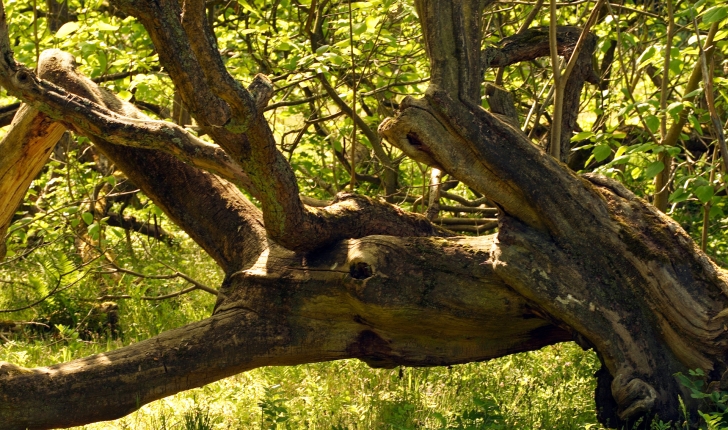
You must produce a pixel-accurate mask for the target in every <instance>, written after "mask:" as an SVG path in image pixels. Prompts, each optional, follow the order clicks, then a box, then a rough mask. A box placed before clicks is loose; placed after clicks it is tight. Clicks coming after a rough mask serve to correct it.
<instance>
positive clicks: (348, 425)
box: [0, 239, 601, 430]
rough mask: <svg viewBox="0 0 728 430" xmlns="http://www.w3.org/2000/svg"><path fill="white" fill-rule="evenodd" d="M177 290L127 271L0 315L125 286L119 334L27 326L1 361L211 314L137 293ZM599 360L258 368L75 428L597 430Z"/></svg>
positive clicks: (576, 352)
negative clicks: (85, 335)
mask: <svg viewBox="0 0 728 430" xmlns="http://www.w3.org/2000/svg"><path fill="white" fill-rule="evenodd" d="M183 240H184V239H183ZM52 251H53V250H51V249H49V250H48V252H47V253H45V254H42V253H40V254H34V255H32V256H31V257H30V258H28V259H25V260H22V261H20V262H18V263H17V264H15V265H13V266H10V267H6V268H4V269H3V270H2V272H3V273H2V275H3V276H4V277H6V278H13V279H20V281H21V282H20V283H19V284H18V285H19V286H17V287H13V288H15V290H14V289H13V288H9V287H7V288H5V289H3V290H2V292H1V293H0V304H2V305H3V306H7V307H12V306H13V303H14V302H17V301H18V298H17V297H15V296H13V295H12V294H11V293H13V294H15V295H16V296H18V295H19V294H26V293H25V292H24V290H22V288H21V287H23V285H25V284H23V282H24V280H25V279H26V278H25V277H26V276H28V275H25V274H27V273H32V271H31V270H30V269H32V268H33V267H36V266H37V267H40V266H39V265H40V264H42V263H43V262H44V261H45V262H47V261H49V258H52V257H53V254H52ZM153 251H154V252H155V258H159V259H162V260H163V261H165V262H166V263H167V264H170V265H171V266H173V267H175V268H177V269H178V270H182V271H184V272H185V273H187V274H189V275H190V276H192V277H194V278H196V279H198V280H200V281H203V282H205V283H206V284H208V285H213V286H215V285H219V284H220V282H221V277H222V274H221V273H220V272H219V270H218V269H217V268H216V267H215V266H214V264H213V263H212V261H211V260H210V259H209V257H207V256H206V255H204V254H203V253H202V252H201V251H200V250H199V249H197V248H196V247H194V246H191V244H189V243H185V244H184V246H181V247H179V248H176V249H168V248H166V247H163V246H160V247H156V248H155V249H154V250H153ZM56 255H58V254H56ZM137 255H139V256H142V255H144V250H143V249H137ZM119 258H121V257H119ZM127 260H128V261H126V262H125V266H126V267H127V268H130V269H133V270H137V271H145V272H147V273H159V272H161V273H166V272H169V269H168V268H166V267H163V266H162V267H157V266H159V265H158V264H155V263H154V259H151V258H146V259H142V258H139V259H138V260H132V259H127ZM137 261H138V263H137V264H135V262H137ZM20 266H22V267H20ZM26 266H27V267H26ZM184 286H185V284H184V282H179V281H174V282H172V281H166V280H164V281H157V280H150V279H146V280H143V281H142V282H138V281H136V280H135V278H130V277H118V278H111V277H109V276H108V275H90V276H88V277H86V278H84V279H83V280H82V281H81V282H79V283H78V284H77V285H74V287H73V289H70V290H67V291H64V292H63V293H62V294H60V295H56V296H53V298H52V299H50V300H48V301H46V302H44V303H43V304H42V305H41V306H38V307H36V308H33V309H28V310H25V311H22V312H19V313H15V314H9V315H7V317H6V318H8V319H14V320H25V321H29V320H38V318H41V317H43V316H44V315H47V314H48V312H58V311H63V312H66V313H67V314H69V315H71V316H73V315H76V316H77V319H79V318H81V317H83V316H84V315H86V313H87V310H86V308H85V307H84V306H88V303H89V299H92V298H93V297H97V296H98V295H99V294H109V293H111V294H119V293H126V294H131V296H132V297H135V298H133V299H130V300H119V301H118V304H119V324H120V328H121V331H122V333H123V339H115V340H111V339H107V338H104V337H101V338H97V339H94V340H91V341H88V340H84V339H82V338H81V337H80V336H79V334H78V333H77V332H76V331H75V330H74V329H73V328H72V327H71V326H69V327H66V328H62V329H61V331H60V332H57V333H55V334H53V335H45V336H39V335H38V334H34V333H32V332H30V331H27V330H28V329H26V332H22V333H14V334H8V333H5V336H6V337H10V336H12V340H11V341H10V342H4V341H3V342H0V361H9V362H12V363H14V364H17V365H21V366H26V367H35V366H45V365H51V364H55V363H59V362H65V361H69V360H72V359H75V358H80V357H84V356H87V355H90V354H94V353H99V352H104V351H108V350H112V349H115V348H119V347H122V346H124V345H126V344H129V343H132V342H135V341H139V340H143V339H146V338H149V337H152V336H154V335H156V334H158V333H161V332H163V331H165V330H169V329H171V328H174V327H179V326H182V325H184V324H187V323H189V322H191V321H197V320H200V319H202V318H204V317H206V316H207V315H209V313H210V312H211V310H212V306H213V303H214V300H215V299H214V297H213V296H212V295H209V294H206V293H203V292H199V291H196V292H193V293H190V294H187V295H184V296H180V297H176V298H174V299H169V300H165V301H159V302H149V301H142V300H139V299H138V297H139V296H141V295H144V294H146V295H153V294H165V293H168V292H172V291H176V290H179V289H181V288H183V287H184ZM13 297H15V298H13ZM20 297H22V296H20ZM84 300H85V301H84ZM20 302H22V300H20ZM84 303H86V304H84ZM598 366H599V363H598V359H597V358H596V356H595V354H594V353H592V352H585V351H582V350H581V349H580V348H579V347H578V346H576V345H575V344H572V343H565V344H559V345H554V346H551V347H548V348H545V349H543V350H541V351H537V352H530V353H523V354H515V355H511V356H508V357H503V358H501V359H497V360H491V361H489V362H485V363H470V364H464V365H458V366H452V367H433V368H404V367H403V368H396V369H388V370H385V369H371V368H369V367H368V366H366V365H365V364H364V363H362V362H359V361H357V360H344V361H337V362H330V363H316V364H309V365H302V366H295V367H267V368H261V369H256V370H253V371H250V372H246V373H243V374H239V375H236V376H233V377H231V378H227V379H224V380H221V381H218V382H216V383H213V384H209V385H207V386H205V387H202V388H199V389H195V390H190V391H187V392H183V393H180V394H178V395H176V396H171V397H168V398H165V399H162V400H159V401H157V402H154V403H151V404H149V405H145V406H144V407H142V408H141V409H140V410H139V411H137V412H135V413H133V414H131V415H129V416H127V417H124V418H122V419H119V420H116V421H112V422H104V423H96V424H93V425H88V426H85V427H80V428H83V429H89V430H91V429H130V430H132V429H133V430H147V429H148V430H160V429H164V430H167V429H168V430H172V429H174V430H187V429H196V430H203V429H326V430H340V429H446V428H447V429H532V428H543V429H553V428H558V429H599V428H601V426H600V425H598V423H597V421H596V416H595V412H594V400H593V393H594V385H595V380H594V378H593V374H594V372H595V371H596V370H597V368H598Z"/></svg>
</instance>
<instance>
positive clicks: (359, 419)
mask: <svg viewBox="0 0 728 430" xmlns="http://www.w3.org/2000/svg"><path fill="white" fill-rule="evenodd" d="M598 366H599V362H598V359H597V358H596V356H595V354H594V353H592V352H584V351H582V350H581V349H580V348H579V347H578V346H576V345H575V344H573V343H564V344H560V345H554V346H551V347H548V348H544V349H543V350H541V351H536V352H529V353H522V354H515V355H512V356H508V357H503V358H501V359H497V360H491V361H489V362H485V363H470V364H464V365H458V366H452V367H433V368H397V369H391V370H384V369H371V368H369V367H367V366H366V365H365V364H363V363H361V362H359V361H357V360H343V361H337V362H331V363H317V364H308V365H302V366H293V367H267V368H261V369H256V370H253V371H250V372H247V373H243V374H239V375H236V376H233V377H230V378H227V379H224V380H221V381H218V382H216V383H213V384H209V385H207V386H205V387H202V388H198V389H195V390H190V391H187V392H184V393H180V394H177V395H175V396H172V397H168V398H166V399H162V400H159V401H157V402H154V403H151V404H149V405H145V406H143V407H142V408H141V409H140V410H139V411H137V412H135V413H133V414H131V415H129V416H127V417H125V418H122V419H119V420H116V421H110V422H104V423H97V424H93V425H88V426H85V427H78V429H86V430H101V429H135V430H137V429H138V430H147V429H148V430H159V429H207V428H210V429H300V428H306V429H326V430H332V429H335V430H339V429H445V428H448V429H457V428H461V429H464V428H476V429H525V428H529V429H536V428H542V429H553V428H558V429H601V428H602V427H601V426H600V425H598V423H597V421H596V416H595V412H594V400H593V393H594V385H595V380H594V378H593V376H592V375H593V374H594V372H595V371H596V370H597V368H598Z"/></svg>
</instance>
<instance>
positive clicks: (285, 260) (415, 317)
mask: <svg viewBox="0 0 728 430" xmlns="http://www.w3.org/2000/svg"><path fill="white" fill-rule="evenodd" d="M492 245H493V238H492V237H482V238H467V239H466V238H460V239H451V240H443V239H436V238H394V237H385V236H372V237H368V238H364V239H357V240H350V241H343V242H341V243H339V244H337V245H336V246H335V247H333V248H330V249H329V250H326V251H324V252H321V253H319V254H317V255H316V257H315V258H313V259H312V258H308V259H307V258H305V257H302V256H300V255H296V254H295V253H293V252H291V251H287V250H285V249H283V248H281V247H278V246H272V247H271V248H270V249H268V250H267V251H266V252H264V253H263V254H261V256H260V258H259V259H258V260H257V262H255V264H254V265H252V266H251V267H250V268H249V269H247V270H243V271H240V272H237V273H235V274H234V275H233V276H231V277H230V278H229V279H228V281H227V282H228V283H229V285H230V286H231V288H230V290H229V291H230V292H231V294H229V296H228V297H227V298H226V299H225V300H221V301H220V302H219V303H218V306H217V310H216V313H215V315H214V316H212V317H211V318H208V319H206V320H203V321H200V322H197V323H193V324H190V325H187V326H185V327H182V328H179V329H175V330H170V331H167V332H165V333H163V334H161V335H159V336H157V337H155V338H152V339H149V340H146V341H143V342H139V343H136V344H134V345H131V346H127V347H124V348H121V349H119V350H116V351H112V352H108V353H103V354H97V355H94V356H90V357H87V358H82V359H79V360H75V361H71V362H69V363H64V364H59V365H55V366H50V367H42V368H35V369H26V368H21V367H18V366H14V365H11V364H9V363H0V399H1V400H2V402H0V420H2V422H3V425H4V427H3V428H6V429H9V430H12V429H25V428H30V429H42V428H50V427H57V426H72V425H82V424H86V423H89V422H94V421H100V420H109V419H114V418H118V417H121V416H124V415H126V414H128V413H130V412H131V411H134V410H136V409H138V408H139V407H141V406H142V405H144V404H146V403H149V402H151V401H153V400H156V399H159V398H162V397H165V396H168V395H171V394H174V393H177V392H179V391H183V390H186V389H190V388H194V387H199V386H202V385H204V384H207V383H210V382H212V381H215V380H218V379H220V378H223V377H226V376H230V375H233V374H236V373H239V372H242V371H245V370H249V369H253V368H256V367H260V366H269V365H293V364H300V363H311V362H318V361H328V360H334V359H341V358H360V359H362V360H364V361H366V362H367V363H369V364H370V365H372V366H375V367H394V366H397V365H409V366H432V365H447V364H455V363H462V362H469V361H474V360H485V359H488V358H492V357H498V356H502V355H505V354H510V353H514V352H518V351H524V350H531V349H535V348H540V347H542V346H545V345H548V344H552V343H555V342H560V341H564V340H568V339H570V338H571V335H570V334H569V333H568V332H567V331H566V330H563V329H560V328H558V327H556V326H554V325H552V324H550V323H548V322H547V321H544V320H542V319H540V318H534V315H533V313H532V311H531V309H530V306H529V305H528V303H527V302H526V301H525V300H523V298H522V297H520V296H519V295H518V294H515V293H514V292H513V291H512V290H511V289H510V288H509V287H508V286H506V285H505V284H503V283H502V282H501V281H500V280H499V279H498V277H497V276H494V272H493V269H492V267H491V264H490V263H489V261H490V260H489V257H490V254H489V253H488V252H487V251H484V250H487V249H490V248H491V247H492ZM394 255H396V256H397V258H391V256H394ZM428 256H432V257H436V258H434V259H431V258H428ZM292 291H295V295H293V294H291V292H292ZM51 398H52V399H54V400H53V401H52V402H49V401H48V399H51ZM19 405H23V407H22V408H21V407H18V406H19Z"/></svg>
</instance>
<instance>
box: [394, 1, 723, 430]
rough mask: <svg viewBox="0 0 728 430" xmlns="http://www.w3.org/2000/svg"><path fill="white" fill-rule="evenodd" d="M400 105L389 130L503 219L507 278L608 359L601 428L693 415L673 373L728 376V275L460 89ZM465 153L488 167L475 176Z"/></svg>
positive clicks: (446, 28) (664, 221) (681, 236)
mask: <svg viewBox="0 0 728 430" xmlns="http://www.w3.org/2000/svg"><path fill="white" fill-rule="evenodd" d="M473 1H477V0H473ZM448 7H449V4H448V3H439V2H438V3H436V2H434V1H433V2H431V3H430V4H429V8H424V9H421V12H420V13H421V14H423V15H426V14H437V15H438V17H441V16H447V13H446V12H443V11H441V10H440V9H442V8H445V9H447V8H448ZM422 19H424V20H427V19H434V18H430V17H428V16H424V17H423V18H422ZM459 31H460V30H459V29H458V24H457V23H456V22H455V23H452V24H449V23H448V22H447V21H443V22H442V24H441V25H440V26H439V27H438V28H437V30H436V31H429V32H425V37H426V38H430V39H431V41H430V42H429V45H428V46H430V51H428V52H432V51H433V46H437V47H438V49H441V50H445V51H447V50H448V49H451V48H449V47H448V45H447V44H446V43H442V44H440V43H439V42H438V41H439V40H441V39H447V38H448V37H449V38H452V36H447V34H448V32H459ZM472 45H473V46H478V45H479V44H478V43H472ZM440 55H445V54H440ZM433 67H446V68H457V67H462V63H461V64H451V63H450V62H445V63H438V62H436V61H433ZM439 73H440V74H441V75H447V74H448V73H449V74H450V75H453V73H454V72H452V71H450V72H439ZM433 76H435V71H434V70H433ZM433 82H434V80H433ZM402 106H403V111H402V112H400V113H399V114H398V116H396V117H395V118H391V119H389V120H388V121H386V122H385V123H384V124H383V125H382V127H381V128H380V130H381V132H382V133H383V134H384V135H385V136H386V137H387V138H388V139H389V141H390V142H391V143H393V144H394V145H396V146H398V147H400V148H401V149H402V150H403V151H405V152H406V153H408V154H411V155H412V156H414V157H418V158H417V159H419V160H420V161H424V162H428V164H430V165H433V166H438V168H441V169H443V170H444V171H446V172H448V173H450V174H451V175H453V176H454V177H456V178H458V179H459V180H461V181H463V182H464V183H466V184H467V185H469V186H471V187H472V188H474V189H476V190H477V191H479V192H481V193H483V194H484V195H485V196H486V197H489V198H490V199H491V200H492V201H493V202H495V203H496V205H498V206H499V207H501V208H502V209H503V210H502V211H500V212H499V219H500V228H499V234H498V241H497V244H496V249H495V251H494V269H495V271H496V273H498V274H500V276H502V278H503V279H504V280H505V281H506V283H508V284H509V285H510V286H512V287H513V288H514V289H515V290H516V291H518V292H519V293H520V294H522V295H523V296H524V297H527V298H528V299H529V300H531V301H532V302H533V303H534V305H535V306H537V307H538V308H539V310H540V312H542V313H541V315H542V316H543V317H544V318H547V319H550V320H552V321H554V322H555V323H556V324H558V325H560V326H562V327H565V328H566V327H568V328H570V329H571V330H573V331H574V333H575V336H576V337H577V338H578V339H580V342H581V343H582V345H588V346H591V347H594V349H595V350H596V351H597V353H598V354H599V356H600V358H601V359H602V361H603V363H604V367H605V371H604V372H601V373H600V377H599V381H598V384H599V385H600V387H602V388H601V389H600V390H598V393H599V394H600V396H599V397H598V398H597V404H598V406H600V407H601V408H602V413H601V415H600V419H601V421H602V422H605V421H607V420H610V422H611V423H612V425H614V424H617V425H619V424H620V423H625V422H629V421H632V422H634V420H636V419H638V418H639V417H643V416H647V417H648V421H649V417H652V416H654V415H655V414H658V415H659V416H660V418H661V419H663V420H677V419H678V418H679V415H678V408H677V399H678V396H682V398H683V399H684V400H685V401H686V403H687V405H688V408H689V409H690V410H691V412H692V413H695V410H696V408H697V403H696V402H695V401H694V400H692V399H690V396H689V393H686V392H684V388H683V387H681V386H680V384H679V383H678V382H677V381H676V379H675V377H674V376H673V375H674V374H675V373H677V372H686V371H687V369H692V368H696V367H699V368H702V369H705V370H707V372H708V374H709V375H710V376H709V378H708V379H709V380H710V381H717V380H720V379H721V378H722V377H723V374H725V373H726V370H727V369H728V366H727V365H726V358H725V357H726V356H725V354H726V347H727V346H728V334H727V332H726V330H725V324H726V323H727V322H728V321H726V318H727V317H728V312H726V309H727V308H728V282H727V281H728V277H726V275H725V273H724V272H723V271H722V270H720V269H719V268H718V267H716V266H715V264H714V263H712V262H711V261H710V260H709V259H708V258H707V257H706V256H705V255H704V254H703V253H702V252H700V250H699V249H698V247H697V246H696V245H695V243H694V242H693V241H692V239H690V237H689V236H688V235H687V234H686V233H685V232H684V231H683V230H682V229H681V228H680V226H679V225H678V224H677V223H675V222H674V221H672V220H671V219H670V218H668V217H666V216H664V215H662V214H661V213H660V212H659V211H658V210H657V209H655V208H654V207H652V206H651V205H649V204H648V203H646V202H644V201H643V200H641V199H639V198H637V197H635V196H634V195H633V194H632V193H630V192H629V191H628V190H626V189H625V188H624V187H623V186H621V185H620V184H618V183H616V182H613V181H611V180H608V179H606V178H602V177H598V176H588V177H578V176H577V175H575V174H574V173H572V172H570V171H569V170H568V169H567V168H565V167H564V165H563V164H561V163H559V162H558V161H557V160H555V159H553V158H551V157H549V156H548V155H547V154H545V153H544V152H543V151H542V150H540V149H539V148H537V147H535V146H534V145H533V144H531V142H530V141H529V140H528V138H527V137H526V136H525V135H523V133H521V132H520V130H517V129H515V128H513V127H511V126H510V125H508V124H505V123H503V122H502V121H500V120H499V119H498V118H496V117H495V116H493V115H491V114H490V113H488V112H486V111H485V110H483V109H482V108H480V106H478V105H477V104H476V103H474V102H472V101H471V100H467V99H464V98H463V97H462V96H461V94H460V93H458V92H456V91H455V89H454V87H453V86H452V85H450V87H441V86H438V85H431V86H430V88H429V89H428V91H427V93H426V95H425V97H424V98H423V99H421V100H414V99H409V100H406V102H405V103H403V104H402ZM413 136H417V139H416V140H415V139H413ZM456 143H457V144H458V147H457V148H455V149H453V146H454V145H455V144H456ZM458 154H472V158H470V159H476V160H479V163H477V164H476V165H475V166H473V167H474V168H473V169H471V171H464V169H463V168H462V166H461V164H460V162H459V160H462V155H458ZM458 157H460V158H458ZM465 173H469V174H465ZM483 177H487V179H488V180H487V181H486V180H483V179H482V178H483ZM545 184H546V185H545ZM508 190H511V194H507V191H508ZM595 241H599V243H600V245H599V246H598V247H595V246H594V243H595ZM524 268H528V269H525V270H524Z"/></svg>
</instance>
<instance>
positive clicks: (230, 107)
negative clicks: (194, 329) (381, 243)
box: [116, 0, 450, 252]
mask: <svg viewBox="0 0 728 430" xmlns="http://www.w3.org/2000/svg"><path fill="white" fill-rule="evenodd" d="M116 3H117V4H118V5H119V7H120V8H122V9H123V10H124V11H125V12H127V13H129V14H131V15H133V16H135V17H136V18H138V19H139V20H140V21H141V22H142V23H143V24H144V26H145V27H146V28H147V31H148V32H149V33H150V36H151V38H152V41H153V42H154V44H155V46H156V47H157V49H158V51H159V54H160V61H161V62H162V64H163V65H164V66H165V68H166V69H167V70H168V71H169V74H170V77H171V78H172V80H173V81H174V83H175V86H176V87H177V88H178V89H179V91H180V95H181V96H182V99H183V100H184V102H185V105H186V106H187V107H188V108H189V110H190V113H191V114H192V116H194V117H195V118H196V119H197V120H198V122H199V123H200V124H201V126H202V129H203V130H204V131H205V133H207V134H208V135H209V136H211V137H212V138H213V140H214V141H215V142H216V143H217V144H219V145H220V146H221V147H222V148H223V149H224V150H225V151H226V152H227V153H228V154H229V155H230V156H231V158H232V159H233V160H234V161H235V162H236V163H238V164H239V165H240V166H241V167H242V168H243V170H244V171H245V172H246V174H247V175H248V176H249V177H250V179H251V182H252V184H253V186H254V187H255V188H256V189H258V190H260V191H261V192H260V194H259V196H258V199H259V201H260V203H261V206H262V208H263V217H264V220H265V228H266V231H267V232H268V234H269V235H270V236H271V238H272V239H273V240H275V241H276V242H277V243H279V244H281V245H283V246H285V247H287V248H288V249H292V250H296V251H299V252H305V251H310V250H314V249H318V248H320V247H322V246H325V245H329V244H332V243H334V242H336V241H337V240H342V239H346V238H351V237H363V236H367V235H372V234H388V235H395V236H449V235H450V233H448V232H446V231H445V230H443V229H440V228H438V227H437V226H435V225H433V224H432V223H430V222H429V221H428V220H427V219H426V218H425V217H424V216H421V215H418V214H410V213H406V212H404V211H402V210H400V209H398V208H396V207H394V206H391V205H388V204H385V203H382V202H378V201H376V200H373V199H369V198H365V197H361V196H355V195H341V196H340V197H339V198H338V199H337V201H335V202H334V204H332V205H330V206H327V207H325V208H312V207H308V206H306V205H304V204H303V202H302V201H301V199H300V198H299V189H298V184H297V180H296V177H295V174H294V172H293V169H292V168H291V166H290V165H289V164H288V161H287V160H286V158H285V157H284V156H283V154H281V153H280V152H279V151H278V149H277V147H276V141H275V138H274V136H273V132H272V130H271V129H270V127H269V125H268V123H267V121H266V119H265V118H264V117H263V115H262V113H263V110H264V106H265V104H267V102H268V99H269V98H270V95H271V94H272V85H271V83H270V81H269V80H268V79H267V78H266V77H264V76H262V75H258V76H256V78H255V79H254V80H253V83H252V84H251V85H250V86H249V87H248V88H247V89H245V88H243V87H242V86H240V84H239V83H237V81H235V80H234V79H233V78H232V77H231V76H230V74H229V73H228V71H227V70H225V68H224V66H223V64H222V62H221V61H217V60H216V61H212V62H211V63H209V64H208V63H206V62H204V59H206V58H209V57H210V55H212V54H211V52H213V51H214V46H213V43H214V40H213V39H212V37H209V35H208V37H191V36H190V34H192V35H196V33H190V32H193V31H195V29H199V28H201V27H200V26H202V27H206V25H203V24H202V23H195V22H193V21H194V20H195V19H197V20H206V19H207V18H206V16H205V14H204V13H202V12H201V11H199V10H197V9H200V8H202V7H204V2H189V4H186V5H185V17H183V18H182V19H181V20H180V16H181V9H180V7H179V3H178V2H177V1H172V0H163V1H160V2H151V3H150V2H146V1H138V0H118V1H117V2H116ZM195 17H196V18H195ZM162 24H163V25H162ZM171 48H173V49H171ZM202 70H204V72H202ZM225 88H227V90H226V91H225V90H224V89H225ZM208 103H212V104H213V108H212V109H210V108H208ZM218 105H220V106H222V107H219V106H218ZM367 213H368V214H370V215H366V214H367Z"/></svg>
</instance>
